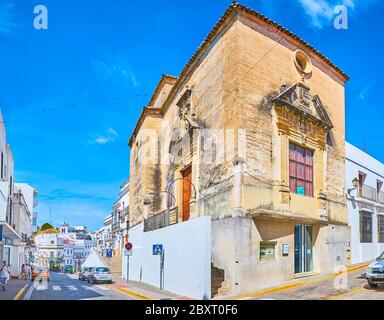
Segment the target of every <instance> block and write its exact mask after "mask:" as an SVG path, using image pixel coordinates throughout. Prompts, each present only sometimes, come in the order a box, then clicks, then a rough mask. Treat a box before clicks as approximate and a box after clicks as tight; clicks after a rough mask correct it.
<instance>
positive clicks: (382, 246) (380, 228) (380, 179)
mask: <svg viewBox="0 0 384 320" xmlns="http://www.w3.org/2000/svg"><path fill="white" fill-rule="evenodd" d="M383 183H384V164H383V163H381V162H379V161H378V160H376V159H374V158H373V157H371V156H370V155H368V154H367V153H365V152H363V151H361V150H359V149H358V148H356V147H354V146H352V145H351V144H349V143H346V189H347V199H348V214H349V225H350V227H351V246H350V248H351V263H352V264H355V263H364V262H369V261H372V260H375V259H376V258H377V257H378V256H379V255H380V254H381V253H382V252H383V251H384V184H383Z"/></svg>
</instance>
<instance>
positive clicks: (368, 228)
mask: <svg viewBox="0 0 384 320" xmlns="http://www.w3.org/2000/svg"><path fill="white" fill-rule="evenodd" d="M360 242H361V243H372V213H370V212H367V211H360Z"/></svg>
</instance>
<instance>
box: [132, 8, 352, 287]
mask: <svg viewBox="0 0 384 320" xmlns="http://www.w3.org/2000/svg"><path fill="white" fill-rule="evenodd" d="M297 52H299V53H300V52H302V56H300V59H301V58H302V57H303V56H304V57H308V61H304V62H305V63H307V65H306V67H309V66H310V67H311V68H310V72H306V71H307V70H304V69H300V67H301V63H302V61H301V60H299V58H297V56H296V54H297ZM295 62H296V64H295ZM304 62H303V63H304ZM304 71H305V72H304ZM347 79H348V78H347V76H346V75H345V74H344V73H343V72H342V71H341V70H340V69H338V68H337V67H336V66H334V65H333V64H332V63H331V62H330V61H329V60H328V59H327V58H325V57H324V56H322V55H321V54H320V53H319V52H317V51H316V50H315V49H314V48H312V47H311V46H309V45H308V44H306V43H305V42H304V41H302V40H300V39H299V38H298V37H296V36H295V35H293V34H291V33H290V32H289V31H287V30H285V29H283V28H282V27H280V26H278V25H277V24H275V23H274V22H272V21H270V20H268V19H267V18H265V17H263V16H261V15H259V14H258V13H256V12H254V11H252V10H250V9H248V8H245V7H243V6H241V5H238V4H232V5H231V6H230V8H229V9H228V10H227V12H226V13H225V14H224V16H223V17H222V18H221V20H220V21H219V22H218V24H217V25H216V26H215V28H214V29H213V30H212V31H211V33H210V34H209V35H208V37H207V39H206V40H205V41H204V42H203V44H202V45H201V46H200V48H199V49H198V51H197V52H196V53H195V55H194V56H193V57H192V59H191V60H190V61H189V63H188V64H187V66H186V67H185V68H184V70H183V71H182V73H181V75H180V77H179V78H173V77H170V76H163V78H162V80H161V81H160V83H159V86H158V88H157V89H156V91H155V94H154V96H153V98H152V99H151V102H150V104H149V106H148V107H146V108H145V109H144V111H143V113H142V115H141V117H140V120H139V122H138V124H137V127H136V129H135V131H134V133H133V135H132V137H131V140H130V147H131V170H130V172H131V178H130V185H131V193H130V204H131V221H130V224H131V226H132V225H135V224H137V223H140V222H142V221H143V219H144V218H145V215H147V216H150V215H152V214H155V213H157V212H160V211H161V210H165V209H166V208H167V203H168V202H169V194H168V193H167V192H168V191H170V192H171V193H172V195H173V196H174V198H175V203H172V205H176V206H177V207H178V209H179V211H178V216H179V221H182V218H183V205H182V199H183V179H182V174H183V172H184V170H185V169H186V168H188V167H189V166H192V183H193V187H194V188H193V189H194V190H193V193H194V194H193V195H192V197H191V214H190V217H191V219H193V218H195V217H199V216H205V215H209V216H211V217H212V220H213V223H212V262H213V264H214V265H215V266H217V267H218V268H220V269H223V270H225V283H224V285H223V290H222V291H221V292H222V293H224V292H245V291H248V290H255V289H257V288H261V287H266V286H270V285H274V284H277V283H280V282H282V281H286V280H289V279H292V278H293V277H294V273H295V272H294V267H293V265H294V263H295V262H294V258H295V257H294V252H293V251H294V250H293V248H294V247H295V241H294V226H295V224H297V223H300V224H303V225H304V224H308V225H311V226H313V237H314V239H313V251H314V258H313V259H314V261H313V272H331V271H332V270H333V268H334V267H335V266H336V265H338V264H346V263H347V261H346V254H347V245H348V240H349V239H348V237H349V229H348V228H347V223H348V221H347V219H348V217H347V211H346V202H345V196H344V194H345V190H344V180H345V179H344V176H345V172H344V170H345V168H344V152H345V151H344V142H345V138H344V137H345V128H344V83H345V81H346V80H347ZM290 143H295V144H297V145H300V146H302V147H305V148H308V149H310V150H312V152H313V155H314V158H313V159H314V160H313V161H314V163H313V197H305V196H302V195H298V194H294V193H292V192H290V189H289V179H290V178H289V144H290ZM143 159H144V160H146V161H143ZM149 159H150V160H149ZM195 189H196V192H194V191H195ZM164 191H167V192H164ZM144 202H147V203H149V204H150V205H149V207H150V210H149V212H147V213H145V210H146V209H145V206H144ZM262 241H270V242H273V243H274V245H275V251H276V257H275V259H273V260H271V261H260V242H262ZM283 244H284V245H288V248H289V253H288V254H287V255H284V256H282V255H281V254H280V252H281V249H282V245H283ZM261 274H263V277H262V278H263V280H260V279H261V277H260V275H261ZM258 275H259V276H258ZM266 279H267V280H266ZM224 289H225V290H224Z"/></svg>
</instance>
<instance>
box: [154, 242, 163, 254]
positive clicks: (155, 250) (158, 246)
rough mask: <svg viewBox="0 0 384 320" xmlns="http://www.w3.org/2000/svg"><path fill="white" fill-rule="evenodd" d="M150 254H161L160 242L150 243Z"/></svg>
mask: <svg viewBox="0 0 384 320" xmlns="http://www.w3.org/2000/svg"><path fill="white" fill-rule="evenodd" d="M152 255H154V256H161V255H163V245H162V244H154V245H152Z"/></svg>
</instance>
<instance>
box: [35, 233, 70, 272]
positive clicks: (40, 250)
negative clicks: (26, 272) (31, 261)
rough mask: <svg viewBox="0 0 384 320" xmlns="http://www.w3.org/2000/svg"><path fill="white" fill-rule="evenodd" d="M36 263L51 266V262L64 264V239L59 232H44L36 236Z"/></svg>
mask: <svg viewBox="0 0 384 320" xmlns="http://www.w3.org/2000/svg"><path fill="white" fill-rule="evenodd" d="M35 244H36V252H35V263H36V264H37V265H43V266H49V265H50V263H57V262H60V265H62V264H63V262H62V261H63V258H64V240H63V239H62V238H61V237H59V236H58V234H57V233H43V234H39V235H37V236H36V237H35Z"/></svg>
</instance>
